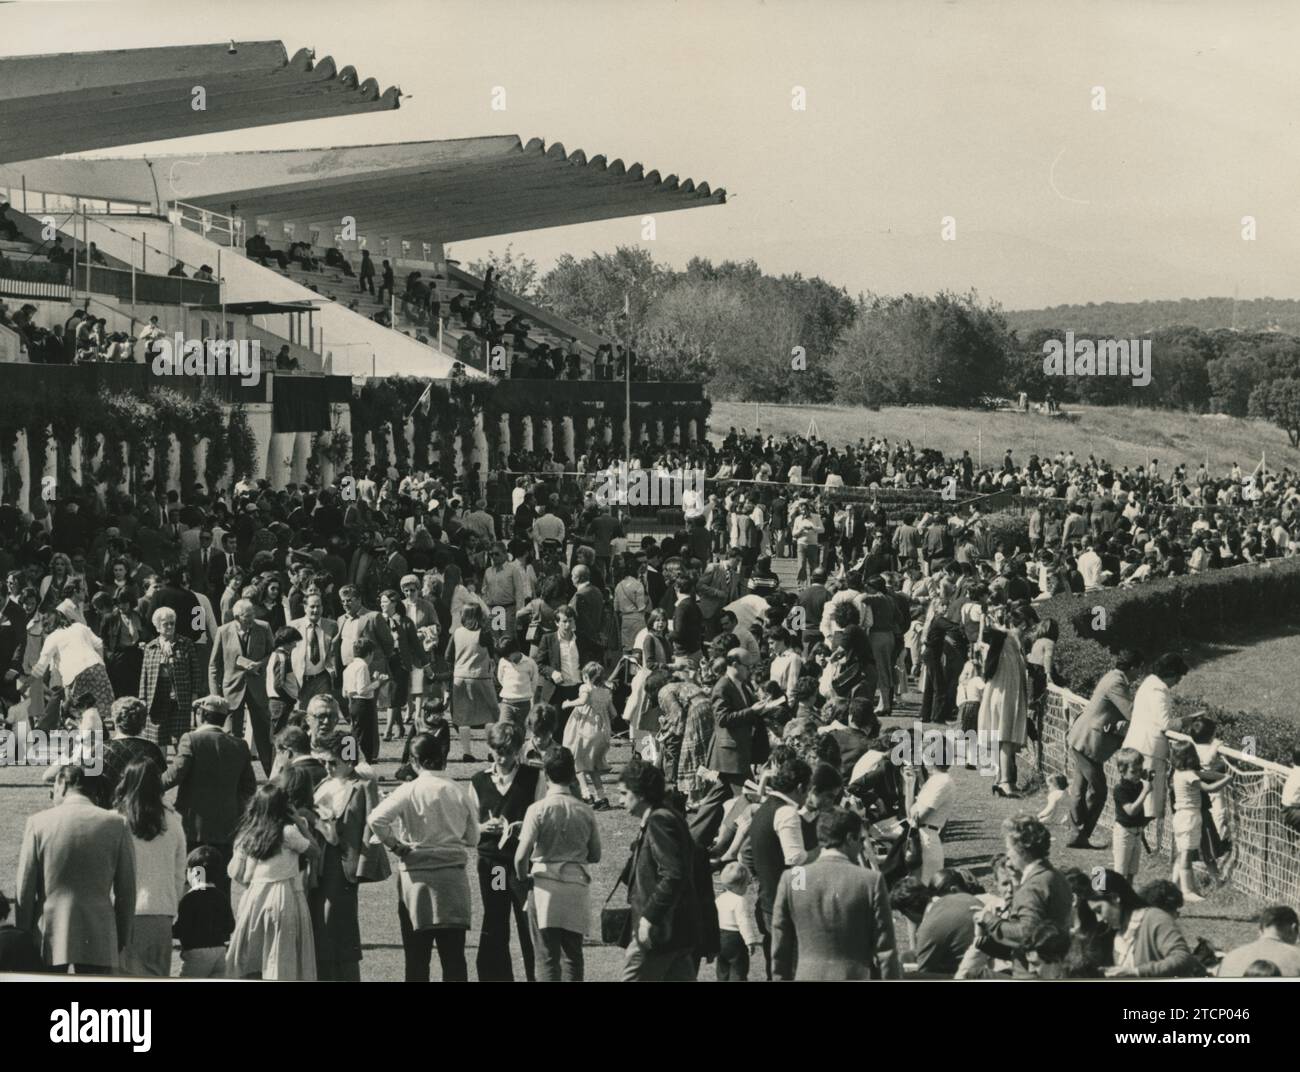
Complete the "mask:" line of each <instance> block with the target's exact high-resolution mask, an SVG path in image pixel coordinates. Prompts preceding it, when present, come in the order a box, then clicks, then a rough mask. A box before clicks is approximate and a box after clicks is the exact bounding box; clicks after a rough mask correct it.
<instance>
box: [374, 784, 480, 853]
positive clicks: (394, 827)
mask: <svg viewBox="0 0 1300 1072" xmlns="http://www.w3.org/2000/svg"><path fill="white" fill-rule="evenodd" d="M370 829H371V830H372V831H373V832H374V834H375V836H376V837H378V838H379V840H380V841H383V842H384V843H385V844H389V843H391V842H394V841H396V842H398V843H401V844H407V845H414V846H416V849H417V851H416V852H413V853H411V854H410V855H409V856H407V857H406V859H404V860H403V861H402V862H401V865H402V867H403V868H406V869H418V868H419V867H420V865H422V864H423V865H424V866H429V865H439V864H441V865H442V866H449V865H455V864H457V863H461V864H463V863H464V862H465V860H466V859H467V858H468V856H469V853H468V850H469V849H470V848H472V847H474V846H476V845H477V844H478V808H477V807H475V806H474V798H473V796H472V795H471V793H470V790H469V786H468V784H466V785H463V786H462V785H458V784H457V783H456V782H453V781H452V780H451V778H449V777H448V776H447V775H446V774H445V773H443V772H442V771H427V770H422V771H420V773H419V775H418V776H417V777H416V779H415V780H414V781H412V782H407V783H406V784H405V785H404V786H402V787H401V788H399V789H395V790H394V791H393V792H392V793H391V794H389V795H388V796H387V797H385V798H384V799H383V800H381V801H380V802H379V804H378V805H376V806H375V808H374V810H373V811H371V813H370Z"/></svg>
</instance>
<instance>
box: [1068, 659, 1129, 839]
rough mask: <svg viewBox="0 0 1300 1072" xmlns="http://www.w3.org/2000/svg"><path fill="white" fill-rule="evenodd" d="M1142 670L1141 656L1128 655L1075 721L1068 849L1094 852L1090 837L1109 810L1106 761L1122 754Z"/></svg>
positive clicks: (1100, 684)
mask: <svg viewBox="0 0 1300 1072" xmlns="http://www.w3.org/2000/svg"><path fill="white" fill-rule="evenodd" d="M1139 665H1141V658H1140V657H1139V656H1138V654H1137V653H1136V652H1133V651H1125V652H1122V653H1121V654H1120V656H1119V659H1118V661H1117V662H1116V665H1115V669H1114V670H1108V671H1107V672H1106V673H1105V674H1103V675H1102V677H1101V680H1100V681H1098V682H1097V687H1096V688H1095V689H1093V690H1092V697H1091V698H1090V699H1089V700H1088V706H1087V707H1085V708H1084V709H1083V712H1082V713H1081V714H1080V715H1079V717H1078V718H1077V719H1075V721H1074V724H1073V725H1072V726H1071V727H1070V732H1069V734H1068V735H1067V737H1066V741H1067V743H1068V744H1069V746H1070V790H1069V801H1070V822H1071V823H1072V824H1073V826H1074V838H1073V839H1072V840H1071V841H1070V842H1069V846H1068V847H1069V848H1072V849H1087V848H1092V846H1091V845H1090V844H1089V843H1088V837H1089V836H1090V835H1091V834H1092V832H1093V830H1094V829H1095V828H1096V826H1097V820H1098V819H1099V818H1100V817H1101V812H1102V809H1103V808H1104V807H1105V806H1106V770H1105V766H1106V760H1108V759H1110V757H1111V756H1113V755H1114V754H1115V753H1116V752H1117V751H1118V750H1119V746H1120V742H1121V741H1122V739H1123V738H1122V737H1121V734H1123V732H1124V731H1125V730H1126V729H1128V724H1129V723H1128V719H1129V715H1130V714H1131V713H1132V711H1133V678H1132V675H1134V674H1135V673H1136V672H1137V668H1138V666H1139Z"/></svg>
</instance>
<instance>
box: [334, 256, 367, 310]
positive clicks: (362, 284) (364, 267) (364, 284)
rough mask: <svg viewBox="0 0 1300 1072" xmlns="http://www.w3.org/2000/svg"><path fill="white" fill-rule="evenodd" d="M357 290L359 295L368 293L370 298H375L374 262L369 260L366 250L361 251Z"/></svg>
mask: <svg viewBox="0 0 1300 1072" xmlns="http://www.w3.org/2000/svg"><path fill="white" fill-rule="evenodd" d="M327 262H328V259H327ZM358 290H359V291H360V292H361V293H365V292H367V291H369V292H370V296H371V297H372V298H373V297H374V296H375V262H374V261H373V260H371V258H370V250H368V249H363V250H362V251H361V272H360V286H359V287H358Z"/></svg>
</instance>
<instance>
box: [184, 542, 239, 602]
mask: <svg viewBox="0 0 1300 1072" xmlns="http://www.w3.org/2000/svg"><path fill="white" fill-rule="evenodd" d="M228 565H229V561H228V560H227V558H226V553H225V552H224V551H221V550H219V549H217V548H215V547H213V546H212V530H211V529H210V528H206V527H205V528H202V529H200V530H199V546H198V550H196V551H191V552H190V554H189V559H188V560H187V562H186V566H187V567H188V572H189V578H190V587H191V588H192V589H194V591H196V592H201V593H203V595H205V596H207V597H209V598H211V597H212V595H213V594H214V593H218V592H220V591H221V589H222V586H223V585H224V584H225V577H226V567H227V566H228Z"/></svg>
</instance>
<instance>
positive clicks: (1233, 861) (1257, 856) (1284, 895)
mask: <svg viewBox="0 0 1300 1072" xmlns="http://www.w3.org/2000/svg"><path fill="white" fill-rule="evenodd" d="M1086 703H1087V701H1086V700H1085V699H1084V698H1083V697H1082V696H1078V695H1076V694H1075V693H1073V692H1070V691H1069V690H1068V689H1062V688H1057V687H1056V686H1054V685H1053V686H1051V688H1050V691H1049V693H1048V697H1047V704H1046V707H1045V710H1044V714H1043V736H1042V751H1041V756H1040V758H1039V769H1040V773H1041V774H1042V775H1043V777H1044V778H1046V777H1048V776H1050V775H1053V774H1063V775H1065V776H1066V777H1067V778H1068V777H1069V776H1070V774H1071V769H1072V758H1071V753H1070V747H1069V745H1068V744H1067V743H1066V735H1067V733H1068V732H1069V729H1070V724H1071V723H1072V722H1073V720H1074V719H1075V718H1077V717H1078V716H1079V715H1080V713H1081V712H1082V711H1083V708H1084V706H1085V705H1086ZM1170 736H1174V737H1178V736H1182V735H1181V734H1170ZM1219 751H1220V753H1221V754H1222V755H1223V756H1224V758H1225V759H1226V761H1227V762H1228V764H1229V765H1230V766H1231V767H1232V768H1233V769H1234V771H1235V772H1236V773H1235V777H1234V778H1233V779H1232V781H1230V782H1229V783H1228V784H1227V786H1225V787H1224V789H1223V790H1222V792H1221V793H1220V798H1221V802H1222V807H1221V808H1220V809H1216V810H1217V812H1218V814H1217V815H1216V823H1218V824H1219V825H1221V827H1222V829H1221V830H1220V834H1221V835H1223V836H1224V837H1225V838H1226V839H1228V840H1229V841H1230V842H1231V846H1232V848H1231V851H1230V853H1229V855H1228V857H1227V859H1226V860H1224V861H1221V862H1220V870H1221V871H1222V873H1223V875H1224V878H1225V879H1226V880H1227V882H1228V883H1229V884H1230V885H1231V886H1232V887H1233V888H1234V889H1236V890H1238V891H1240V892H1241V893H1243V894H1245V895H1246V897H1248V898H1249V899H1250V900H1252V901H1254V902H1256V903H1259V904H1277V903H1283V904H1295V903H1296V901H1297V900H1298V899H1300V832H1297V831H1296V830H1293V829H1292V828H1291V827H1289V826H1288V825H1287V824H1286V823H1285V822H1284V821H1283V818H1282V785H1283V783H1284V782H1285V781H1286V777H1287V773H1288V771H1287V768H1285V767H1283V766H1280V765H1279V764H1276V763H1271V762H1269V761H1267V760H1262V759H1258V758H1256V757H1254V756H1248V755H1246V754H1245V753H1242V752H1238V751H1236V750H1235V749H1231V748H1220V749H1219ZM1118 778H1119V772H1118V771H1117V770H1116V768H1115V761H1114V758H1113V757H1112V758H1111V759H1110V760H1109V761H1107V763H1106V781H1107V785H1108V786H1113V785H1114V784H1115V783H1116V781H1118ZM1171 797H1172V794H1166V799H1170V798H1171ZM1166 818H1167V816H1165V815H1162V816H1158V817H1157V819H1156V822H1155V823H1154V824H1152V827H1151V828H1149V829H1148V839H1149V843H1150V844H1151V850H1152V852H1153V853H1164V854H1166V855H1170V854H1171V853H1172V844H1171V843H1167V842H1166V838H1165V828H1166V825H1167V824H1166ZM1113 821H1114V811H1113V807H1112V802H1111V799H1110V794H1109V792H1108V793H1107V798H1106V807H1105V810H1104V811H1103V812H1102V815H1101V819H1100V820H1099V821H1098V823H1097V833H1098V834H1102V833H1103V832H1106V831H1109V830H1110V828H1111V824H1112V823H1113Z"/></svg>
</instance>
